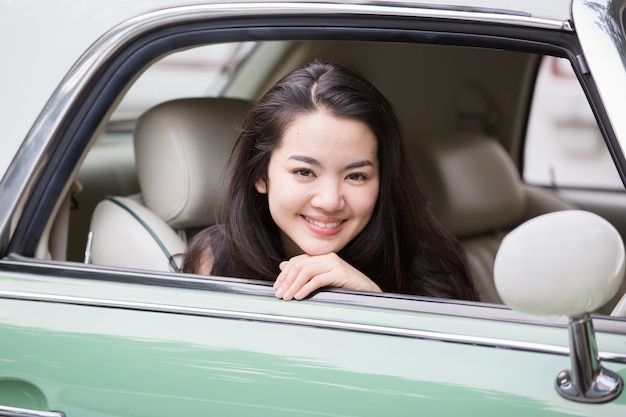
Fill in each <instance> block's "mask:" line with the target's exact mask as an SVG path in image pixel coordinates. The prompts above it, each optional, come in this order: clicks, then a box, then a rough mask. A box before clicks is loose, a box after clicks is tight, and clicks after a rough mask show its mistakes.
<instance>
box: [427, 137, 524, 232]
mask: <svg viewBox="0 0 626 417" xmlns="http://www.w3.org/2000/svg"><path fill="white" fill-rule="evenodd" d="M415 156H416V159H417V167H418V174H419V181H420V183H421V184H422V186H423V187H424V192H425V193H426V195H427V197H428V198H429V199H430V201H431V207H432V210H433V212H434V213H435V215H436V216H437V218H439V220H440V221H441V222H442V223H443V224H444V225H446V226H447V227H448V228H449V229H450V231H451V232H452V233H454V234H455V235H456V236H457V237H464V236H469V235H475V234H480V233H485V232H490V231H494V230H498V229H502V228H506V227H511V226H513V225H515V224H517V223H518V222H519V221H520V219H521V218H522V217H523V215H524V210H525V206H526V194H525V190H524V186H523V183H522V182H521V180H520V178H519V174H518V172H517V170H516V168H515V165H514V164H513V161H512V160H511V159H510V157H509V155H508V154H507V153H506V151H505V150H504V148H502V146H501V145H500V144H499V143H498V142H497V141H496V140H495V139H493V138H490V137H488V136H485V135H483V134H477V133H463V134H458V135H450V136H446V137H442V138H439V139H438V140H434V141H428V143H427V146H424V147H422V148H419V149H418V150H417V151H416V153H415Z"/></svg>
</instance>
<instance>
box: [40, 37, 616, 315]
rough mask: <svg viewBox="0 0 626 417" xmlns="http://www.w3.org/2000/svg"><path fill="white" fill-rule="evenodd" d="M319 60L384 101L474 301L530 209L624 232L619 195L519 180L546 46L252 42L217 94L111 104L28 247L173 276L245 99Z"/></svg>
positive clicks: (211, 202) (204, 217)
mask: <svg viewBox="0 0 626 417" xmlns="http://www.w3.org/2000/svg"><path fill="white" fill-rule="evenodd" d="M317 58H321V59H327V60H332V61H337V62H341V63H343V64H345V65H347V66H349V67H351V68H353V69H355V70H356V71H358V72H359V73H361V74H362V75H364V76H365V77H366V78H368V79H369V80H371V81H372V82H373V83H374V84H375V85H376V86H377V87H378V88H379V89H380V90H381V91H382V93H383V94H384V95H385V96H386V97H387V98H388V99H389V100H390V102H391V103H392V105H393V106H394V109H395V111H396V113H397V114H398V117H399V119H400V121H401V124H402V127H403V129H404V134H405V139H406V141H407V146H408V149H409V150H410V152H411V154H412V155H411V156H412V158H413V160H414V161H415V166H416V171H417V174H418V180H419V182H420V184H421V186H422V187H423V189H424V192H425V193H426V196H427V197H428V199H429V200H430V203H431V207H432V209H433V211H434V213H435V215H436V216H437V217H438V218H439V219H440V220H441V221H442V223H443V224H444V225H445V226H446V227H448V228H449V229H450V230H451V231H452V232H453V233H454V234H455V235H456V236H457V237H458V238H459V239H460V241H461V243H462V245H463V247H464V248H465V250H466V254H467V256H468V259H469V262H470V267H471V269H472V272H473V274H474V278H475V280H476V282H477V285H478V288H479V291H480V295H481V301H484V302H487V303H501V300H500V298H499V296H498V294H497V291H496V289H495V285H494V282H493V262H494V259H495V255H496V253H497V250H498V247H499V244H500V242H501V240H502V238H503V237H504V236H505V235H506V233H507V232H508V231H510V230H512V229H513V228H514V227H516V226H518V225H519V224H521V223H522V222H524V221H525V220H527V219H530V218H532V217H534V216H537V215H539V214H542V213H547V212H552V211H557V210H567V209H573V208H583V209H587V210H591V211H595V212H597V213H598V214H601V215H602V216H604V217H605V218H607V220H609V221H611V222H612V223H613V224H614V225H616V227H618V230H619V231H620V233H621V234H622V236H625V235H626V225H625V224H623V223H622V224H620V220H619V218H620V217H623V216H620V213H621V207H623V205H622V201H621V198H620V197H621V195H618V194H617V193H614V192H608V195H610V198H605V197H603V196H605V195H607V190H589V189H571V187H570V188H569V189H559V188H558V187H550V186H544V185H536V184H530V183H528V182H525V181H524V178H523V162H524V146H525V142H526V140H527V137H526V134H527V123H528V115H529V111H530V107H531V103H532V99H533V94H534V85H535V79H536V76H537V73H538V69H539V66H540V64H541V62H542V55H541V54H537V53H532V52H524V51H511V50H503V49H490V48H480V47H473V46H453V45H434V44H413V43H400V42H398V43H393V42H365V41H330V40H328V41H323V40H318V41H304V40H300V41H261V42H258V43H256V44H255V45H254V47H252V48H249V52H248V53H247V54H246V56H245V59H242V60H241V61H240V62H238V64H237V66H236V67H235V68H234V70H232V71H231V73H229V76H228V82H226V83H223V88H221V91H219V92H217V93H213V94H210V95H203V94H193V95H192V94H187V93H184V92H182V93H181V94H180V96H175V97H172V98H169V99H165V100H162V101H158V100H157V102H154V103H149V104H148V105H146V106H145V108H139V109H136V111H135V112H134V113H133V112H130V116H128V114H129V113H128V112H127V113H123V112H119V114H120V115H121V116H120V117H117V116H116V114H117V113H116V112H112V115H111V116H110V118H109V119H108V120H107V121H106V126H105V127H104V128H103V129H102V131H100V132H98V134H96V135H94V137H93V138H92V140H91V142H90V148H89V149H88V151H87V152H86V153H85V155H84V157H83V159H82V163H81V165H80V167H79V168H78V169H77V170H76V171H75V175H74V176H73V178H72V184H71V187H68V193H67V197H66V198H65V199H64V200H63V204H61V203H59V204H58V210H57V214H56V216H55V218H54V221H51V222H50V227H49V228H48V229H47V230H48V232H47V233H48V234H47V236H44V238H42V239H41V243H40V246H39V249H38V252H37V255H36V256H37V257H40V258H51V259H55V260H61V261H71V262H84V263H90V264H94V265H101V266H107V267H108V266H111V267H120V268H133V269H146V270H155V271H165V272H178V271H179V269H180V265H181V260H182V253H183V252H184V250H185V246H186V242H187V240H188V239H189V238H190V236H192V235H193V234H194V233H196V232H197V231H198V230H201V229H202V228H204V227H207V226H209V225H212V224H215V223H216V222H219V207H220V202H221V199H222V195H223V179H224V169H225V166H226V163H227V160H228V156H229V153H230V150H231V147H232V144H233V143H234V140H235V139H236V137H237V135H238V133H237V126H238V125H239V124H240V122H241V120H242V118H243V116H244V115H245V113H246V111H247V109H248V107H249V106H250V104H251V103H252V102H253V101H254V100H255V99H257V98H258V97H259V96H260V95H261V94H262V93H263V92H264V91H265V90H266V89H267V88H268V87H269V86H271V85H272V84H273V83H274V82H275V81H276V80H277V79H279V78H280V77H281V76H282V75H283V74H285V73H287V72H288V71H290V70H292V69H294V68H297V67H299V66H302V65H304V64H306V63H308V62H310V61H312V60H314V59H317ZM155 65H156V64H155ZM231 69H232V68H231ZM148 70H149V68H146V71H145V72H144V74H143V75H141V76H140V77H139V78H138V80H141V77H144V76H146V75H147V74H148V73H149V71H148ZM136 83H139V81H136ZM129 88H130V86H129ZM122 99H123V97H120V100H119V102H122V103H123V100H122ZM139 113H140V115H139V116H138V117H136V115H137V114H139ZM122 116H123V117H122ZM539 139H542V138H539ZM596 191H597V193H596ZM622 191H623V190H622ZM577 193H578V194H577ZM577 196H578V197H577ZM616 198H617V200H616ZM616 201H617V203H616ZM622 222H623V220H622ZM625 291H626V284H625V285H623V288H622V290H621V291H620V293H618V295H617V296H616V297H615V298H614V300H613V301H611V302H610V303H609V304H608V305H607V306H605V307H603V308H602V309H601V310H600V311H598V312H599V313H602V314H610V313H611V311H612V309H613V307H614V306H615V305H616V304H617V302H618V301H619V299H620V298H621V296H622V294H623V293H624V292H625Z"/></svg>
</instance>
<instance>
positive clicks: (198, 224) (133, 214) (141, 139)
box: [90, 98, 249, 271]
mask: <svg viewBox="0 0 626 417" xmlns="http://www.w3.org/2000/svg"><path fill="white" fill-rule="evenodd" d="M248 106H249V103H248V102H247V101H245V100H239V99H231V98H190V99H179V100H173V101H169V102H165V103H161V104H159V105H157V106H155V107H153V108H152V109H150V110H148V111H147V112H146V113H144V114H143V115H142V116H141V117H140V118H139V119H138V120H137V124H136V127H135V132H134V147H135V160H136V165H137V176H138V180H139V186H140V189H141V194H138V195H133V196H126V197H112V198H108V199H106V200H103V201H101V202H100V203H99V204H98V205H97V207H96V209H95V210H94V213H93V216H92V219H91V225H90V230H91V232H92V233H93V237H92V243H91V262H92V263H94V264H100V265H109V266H119V267H130V268H142V269H152V270H161V271H172V270H173V271H177V270H178V269H179V267H180V265H181V264H182V262H181V261H182V254H183V253H184V251H185V248H186V233H185V231H186V230H188V229H194V228H202V227H206V226H208V225H210V224H213V223H215V222H216V221H217V220H218V219H217V210H218V206H219V203H220V199H219V195H220V188H221V186H222V180H223V174H224V171H225V167H226V164H227V161H228V157H229V155H230V152H231V149H232V146H233V144H234V142H235V140H236V138H237V136H238V131H237V127H238V126H239V125H240V124H241V122H242V120H243V117H244V115H245V113H246V112H247V110H248Z"/></svg>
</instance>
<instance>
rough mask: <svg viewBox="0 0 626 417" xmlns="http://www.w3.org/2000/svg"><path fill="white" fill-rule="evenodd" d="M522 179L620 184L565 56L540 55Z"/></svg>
mask: <svg viewBox="0 0 626 417" xmlns="http://www.w3.org/2000/svg"><path fill="white" fill-rule="evenodd" d="M524 180H525V181H526V182H528V183H531V184H537V185H543V186H552V187H575V188H594V189H620V190H623V185H622V183H621V181H620V179H619V176H618V173H617V169H616V168H615V165H614V163H613V161H612V159H611V156H610V154H609V151H608V149H607V147H606V145H605V143H604V139H603V138H602V135H601V133H600V130H599V128H598V125H597V123H596V120H595V118H594V116H593V113H592V112H591V108H590V107H589V103H588V101H587V98H586V97H585V94H584V92H583V90H582V88H581V86H580V84H579V82H578V80H577V78H576V75H575V74H574V71H573V69H572V67H571V65H570V63H569V61H568V60H566V59H563V58H555V57H545V58H544V59H543V61H542V63H541V67H540V70H539V75H538V78H537V83H536V87H535V94H534V98H533V103H532V107H531V112H530V119H529V124H528V131H527V136H526V150H525V156H524Z"/></svg>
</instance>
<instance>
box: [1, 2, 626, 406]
mask: <svg viewBox="0 0 626 417" xmlns="http://www.w3.org/2000/svg"><path fill="white" fill-rule="evenodd" d="M625 22H626V1H624V0H614V1H608V0H598V1H594V2H591V1H588V0H573V1H571V0H527V1H516V2H514V1H509V0H473V1H469V0H456V1H413V0H396V1H365V0H363V1H360V0H356V1H332V0H330V1H271V2H266V1H253V0H250V1H238V0H235V1H227V0H222V1H220V0H216V1H202V0H151V1H133V2H126V1H112V2H111V1H110V2H106V3H103V2H97V1H93V0H90V1H86V0H83V1H77V0H59V1H55V2H28V1H19V2H17V1H15V2H12V1H6V2H4V3H3V4H0V33H2V39H3V40H2V41H1V42H2V45H3V48H2V55H3V58H2V62H3V64H2V68H1V69H0V92H1V94H0V110H1V114H2V119H1V120H2V123H1V125H2V130H3V132H2V139H1V142H0V143H2V150H1V151H0V179H1V180H0V340H2V343H1V344H0V416H11V417H16V416H21V417H26V416H28V417H39V416H41V417H56V416H67V417H72V416H129V417H130V416H209V415H222V416H223V415H236V416H255V417H257V416H381V415H389V416H404V415H425V416H435V415H436V416H453V415H464V416H624V415H626V394H624V393H623V392H622V391H623V384H624V378H626V320H625V317H626V295H625V294H626V283H625V282H624V281H623V276H624V259H625V256H624V245H623V243H622V242H623V237H624V236H626V192H625V189H624V183H625V182H626V159H625V157H624V152H625V151H624V150H625V149H626V117H624V109H626V94H625V92H626V29H625V26H626V23H625ZM318 58H323V59H331V60H334V61H337V62H340V63H343V64H345V65H347V66H349V67H351V68H353V69H355V70H356V71H358V72H359V73H361V74H363V75H364V76H365V77H366V78H368V79H369V80H371V81H372V82H373V84H375V85H376V86H377V87H378V88H379V89H380V90H381V91H382V92H383V93H384V95H385V96H386V97H387V98H388V99H389V101H390V102H391V103H392V105H393V107H394V109H395V111H396V113H397V115H398V117H399V119H400V122H401V125H402V128H403V130H404V134H405V137H406V140H407V146H408V148H409V150H410V151H411V157H412V158H413V160H414V162H415V167H416V171H417V173H418V179H419V182H420V183H421V185H422V187H423V189H424V191H425V193H426V196H427V197H428V199H429V201H430V204H431V208H432V210H433V212H434V214H435V215H436V216H437V217H438V218H439V220H440V221H441V222H442V223H443V224H444V225H445V226H446V227H447V228H448V229H449V231H450V232H452V233H453V234H454V235H455V236H456V237H457V238H458V239H459V241H460V242H461V244H462V246H463V248H464V250H465V253H466V256H467V258H468V261H469V266H470V269H471V270H472V274H473V276H474V279H475V281H476V285H477V287H478V291H479V295H480V301H477V302H471V301H462V300H453V299H440V298H431V297H422V296H413V295H405V294H395V293H387V292H383V293H370V292H364V291H352V290H347V289H337V288H322V289H321V290H318V291H316V292H314V293H313V294H312V295H311V296H309V297H307V298H305V299H304V300H300V301H295V300H294V301H289V302H287V301H284V300H281V299H277V298H276V297H275V293H274V289H273V287H272V282H268V281H260V280H251V279H244V278H241V277H222V276H204V275H196V274H189V273H183V272H180V266H181V261H182V259H181V258H182V254H183V253H184V252H185V250H186V248H187V244H188V242H189V239H190V238H191V236H193V235H194V234H195V233H197V232H198V231H199V230H202V229H204V228H206V227H209V226H211V225H214V224H216V223H218V222H219V219H218V217H217V214H216V213H218V212H219V209H220V204H221V202H222V199H223V194H224V191H223V186H222V185H223V176H224V169H225V167H226V163H227V160H228V156H229V153H230V150H231V148H232V145H233V143H234V141H235V140H236V139H237V136H238V131H237V127H238V126H239V125H240V124H241V122H242V120H243V117H244V115H245V113H246V111H247V110H248V109H249V107H250V105H251V104H252V103H254V102H255V100H257V99H259V97H261V95H262V94H263V93H264V92H265V91H266V90H267V89H268V88H269V87H270V86H271V85H273V84H274V82H276V81H277V80H278V79H280V78H281V77H282V76H283V75H284V74H286V73H288V72H289V71H291V70H292V69H294V68H298V67H301V66H303V65H305V64H307V63H309V62H311V61H313V60H315V59H318ZM189 143H192V144H193V146H189V147H187V144H189Z"/></svg>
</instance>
